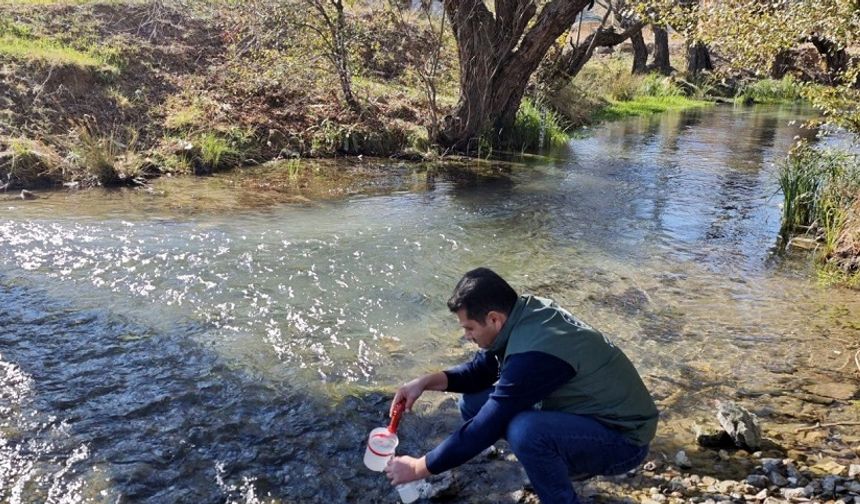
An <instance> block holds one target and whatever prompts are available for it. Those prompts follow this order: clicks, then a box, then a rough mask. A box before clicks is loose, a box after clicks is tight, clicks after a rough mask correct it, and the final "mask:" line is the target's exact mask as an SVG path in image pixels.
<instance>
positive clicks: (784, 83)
mask: <svg viewBox="0 0 860 504" xmlns="http://www.w3.org/2000/svg"><path fill="white" fill-rule="evenodd" d="M802 99H803V97H802V95H801V87H800V84H799V83H798V82H797V81H795V80H794V78H792V77H791V76H790V75H786V76H785V77H783V78H782V79H781V80H775V79H763V80H758V81H753V82H750V83H747V84H744V85H742V86H741V87H740V88H739V89H738V93H737V95H736V96H735V101H736V102H740V103H745V104H751V103H792V102H796V101H800V100H802Z"/></svg>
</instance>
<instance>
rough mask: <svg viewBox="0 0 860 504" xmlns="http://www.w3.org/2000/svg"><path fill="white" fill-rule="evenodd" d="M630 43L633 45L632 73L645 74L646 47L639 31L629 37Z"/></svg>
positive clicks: (646, 66) (646, 70) (646, 63)
mask: <svg viewBox="0 0 860 504" xmlns="http://www.w3.org/2000/svg"><path fill="white" fill-rule="evenodd" d="M630 42H631V43H632V44H633V73H634V74H644V73H647V72H648V46H646V45H645V38H644V37H642V30H641V29H640V30H639V31H637V32H636V33H634V34H632V35H631V36H630Z"/></svg>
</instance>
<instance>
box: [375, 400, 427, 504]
mask: <svg viewBox="0 0 860 504" xmlns="http://www.w3.org/2000/svg"><path fill="white" fill-rule="evenodd" d="M405 409H406V403H404V402H400V403H397V404H396V405H395V406H394V411H393V412H392V414H391V423H389V424H388V427H377V428H375V429H373V430H372V431H370V436H368V437H367V449H365V450H364V465H366V466H367V468H368V469H370V470H371V471H377V472H380V471H383V470H384V469H385V466H386V465H388V460H389V459H391V457H393V456H394V450H396V449H397V445H398V444H400V440H399V439H398V438H397V427H398V426H399V425H400V417H401V416H403V411H404V410H405ZM416 498H417V497H416ZM410 502H411V501H410Z"/></svg>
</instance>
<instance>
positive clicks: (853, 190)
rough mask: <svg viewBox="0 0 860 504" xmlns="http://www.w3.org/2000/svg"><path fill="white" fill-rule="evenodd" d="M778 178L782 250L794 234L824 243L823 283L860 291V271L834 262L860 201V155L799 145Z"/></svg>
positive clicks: (820, 250) (821, 254) (820, 254)
mask: <svg viewBox="0 0 860 504" xmlns="http://www.w3.org/2000/svg"><path fill="white" fill-rule="evenodd" d="M778 177H779V185H780V188H781V189H782V192H783V196H784V201H783V209H782V223H781V227H780V238H781V240H780V244H781V246H782V247H785V246H786V245H787V244H788V243H789V241H790V240H791V238H792V237H793V236H795V235H799V234H800V235H807V236H809V237H811V238H812V239H814V240H816V241H817V242H818V243H819V247H818V254H817V256H816V257H817V258H818V259H819V261H820V263H821V265H822V266H821V267H820V268H819V278H820V279H821V280H822V281H824V282H826V283H828V284H832V283H839V284H842V285H847V286H860V271H845V270H843V269H842V268H840V267H839V266H838V265H836V264H834V262H833V261H832V259H833V256H834V252H837V249H839V248H840V244H839V242H840V240H842V239H843V238H844V237H845V236H846V233H847V232H848V228H849V226H850V215H851V214H852V205H855V203H856V201H857V198H858V197H860V158H858V155H857V154H856V153H852V152H847V151H843V150H837V149H833V148H813V147H811V146H810V145H809V144H807V143H800V144H798V145H797V146H796V147H795V148H794V149H793V150H792V152H791V153H790V154H789V156H788V157H787V158H786V159H785V160H784V161H783V162H782V164H781V165H780V167H779V176H778ZM843 248H844V247H843ZM836 255H838V252H837V254H836ZM849 269H850V268H849Z"/></svg>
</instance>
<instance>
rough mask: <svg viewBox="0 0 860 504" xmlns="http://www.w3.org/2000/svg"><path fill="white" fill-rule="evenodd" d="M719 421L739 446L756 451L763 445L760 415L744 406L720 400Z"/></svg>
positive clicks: (718, 406)
mask: <svg viewBox="0 0 860 504" xmlns="http://www.w3.org/2000/svg"><path fill="white" fill-rule="evenodd" d="M717 421H719V422H720V426H721V427H722V428H723V429H725V431H726V433H728V435H729V436H731V438H732V439H733V440H734V442H735V445H736V446H737V447H738V448H743V449H745V450H747V451H749V452H754V451H756V450H758V449H759V447H761V427H760V426H759V422H758V417H756V416H755V415H754V414H752V413H750V412H749V411H748V410H747V409H746V408H744V407H743V406H740V405H739V404H736V403H734V402H728V401H726V402H723V401H720V402H718V404H717Z"/></svg>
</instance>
